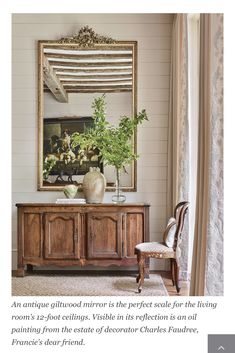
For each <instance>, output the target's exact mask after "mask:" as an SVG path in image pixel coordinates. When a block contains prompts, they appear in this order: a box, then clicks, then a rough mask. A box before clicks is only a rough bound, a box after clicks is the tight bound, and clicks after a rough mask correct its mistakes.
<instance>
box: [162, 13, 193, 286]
mask: <svg viewBox="0 0 235 353" xmlns="http://www.w3.org/2000/svg"><path fill="white" fill-rule="evenodd" d="M187 97H188V36H187V14H177V15H175V17H174V20H173V30H172V58H171V82H170V108H169V127H168V131H169V132H168V178H167V180H168V185H167V213H168V217H170V216H172V214H173V210H174V207H175V205H176V204H177V203H178V202H180V201H185V200H188V198H189V194H188V192H189V174H188V170H189V125H188V98H187ZM187 219H188V218H186V224H185V227H184V233H186V234H185V235H186V236H185V235H184V234H183V239H184V241H183V242H182V243H181V244H179V249H178V257H179V264H180V269H181V270H180V277H181V279H185V280H187V279H188V255H189V251H188V246H189V238H188V236H187V233H188V231H187V230H188V223H187Z"/></svg>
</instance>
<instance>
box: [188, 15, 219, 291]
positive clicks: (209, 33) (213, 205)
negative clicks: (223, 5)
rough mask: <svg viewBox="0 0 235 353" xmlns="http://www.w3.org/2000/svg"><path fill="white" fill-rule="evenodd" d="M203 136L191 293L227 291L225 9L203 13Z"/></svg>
mask: <svg viewBox="0 0 235 353" xmlns="http://www.w3.org/2000/svg"><path fill="white" fill-rule="evenodd" d="M199 82H200V83H199V85H200V91H199V126H198V129H199V141H198V173H197V199H196V224H195V232H194V249H193V262H192V276H191V286H190V295H200V296H203V295H222V294H223V15H222V14H201V15H200V78H199Z"/></svg>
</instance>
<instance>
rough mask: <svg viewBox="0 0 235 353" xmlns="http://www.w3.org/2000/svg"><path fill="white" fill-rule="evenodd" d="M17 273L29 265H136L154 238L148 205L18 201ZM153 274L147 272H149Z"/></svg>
mask: <svg viewBox="0 0 235 353" xmlns="http://www.w3.org/2000/svg"><path fill="white" fill-rule="evenodd" d="M16 206H17V208H18V270H17V275H18V276H24V273H25V266H26V265H27V268H28V269H29V268H32V266H50V265H53V266H60V267H66V266H87V265H93V266H101V267H107V266H111V265H114V266H124V267H128V266H133V265H136V264H137V260H136V256H135V255H134V248H135V245H136V244H138V243H141V242H145V241H149V205H147V204H140V203H139V204H127V203H126V204H122V205H114V204H96V205H95V204H84V205H74V204H53V203H50V204H44V203H43V204H39V203H32V204H29V203H27V204H17V205H16ZM147 272H148V271H147Z"/></svg>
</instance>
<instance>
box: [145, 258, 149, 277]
mask: <svg viewBox="0 0 235 353" xmlns="http://www.w3.org/2000/svg"><path fill="white" fill-rule="evenodd" d="M149 263H150V261H149V257H147V258H146V259H145V264H144V278H149Z"/></svg>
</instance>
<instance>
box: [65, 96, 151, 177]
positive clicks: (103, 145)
mask: <svg viewBox="0 0 235 353" xmlns="http://www.w3.org/2000/svg"><path fill="white" fill-rule="evenodd" d="M92 108H93V120H94V125H93V126H92V127H91V128H90V129H88V130H87V131H85V132H84V133H82V134H79V133H78V132H76V133H74V134H73V135H72V138H71V140H72V147H73V148H75V147H77V146H79V148H80V150H81V151H83V152H84V151H89V150H94V149H98V150H99V156H100V157H101V161H102V162H103V163H104V164H105V165H112V166H114V167H116V169H119V170H120V169H121V168H125V165H128V164H130V163H131V162H132V161H133V160H135V159H136V158H137V157H138V156H137V154H135V153H134V152H133V136H134V132H135V131H136V128H137V126H138V125H139V124H142V123H143V121H144V120H148V118H147V114H146V111H145V110H142V111H141V112H140V113H138V114H137V115H136V116H135V117H134V118H129V117H127V116H123V117H121V118H120V120H119V124H118V126H117V127H115V126H113V125H111V124H110V122H108V121H107V120H106V111H105V108H106V102H105V95H102V96H101V97H99V98H95V99H94V102H93V104H92Z"/></svg>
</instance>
